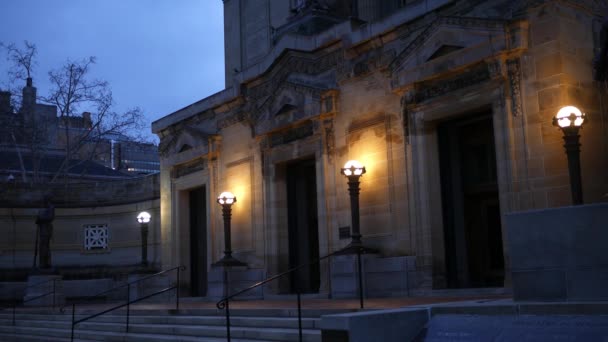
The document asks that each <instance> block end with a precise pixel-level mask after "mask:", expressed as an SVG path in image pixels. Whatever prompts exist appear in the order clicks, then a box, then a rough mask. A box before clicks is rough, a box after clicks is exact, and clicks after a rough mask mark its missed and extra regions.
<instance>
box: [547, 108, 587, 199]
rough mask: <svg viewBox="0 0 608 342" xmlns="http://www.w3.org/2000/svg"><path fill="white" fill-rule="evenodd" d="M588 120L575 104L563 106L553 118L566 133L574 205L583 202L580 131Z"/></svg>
mask: <svg viewBox="0 0 608 342" xmlns="http://www.w3.org/2000/svg"><path fill="white" fill-rule="evenodd" d="M586 122H587V117H586V115H585V114H584V113H583V112H581V110H580V109H578V108H576V107H573V106H566V107H563V108H562V109H560V110H559V112H557V115H556V116H555V117H554V118H553V125H555V126H558V127H559V128H561V130H562V132H563V133H564V147H565V148H566V155H567V156H568V172H569V174H570V191H571V192H572V204H574V205H579V204H583V186H582V182H581V158H580V152H581V144H580V142H579V140H580V135H579V134H578V131H579V129H580V128H581V126H582V125H583V124H585V123H586Z"/></svg>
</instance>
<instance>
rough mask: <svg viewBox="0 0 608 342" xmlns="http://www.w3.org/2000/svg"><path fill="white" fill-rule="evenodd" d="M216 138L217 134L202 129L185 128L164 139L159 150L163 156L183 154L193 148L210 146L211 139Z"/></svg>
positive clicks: (176, 130) (178, 129)
mask: <svg viewBox="0 0 608 342" xmlns="http://www.w3.org/2000/svg"><path fill="white" fill-rule="evenodd" d="M214 136H215V134H213V133H208V132H206V131H205V130H203V129H201V128H198V127H194V126H184V127H182V128H177V129H175V131H174V132H173V133H172V134H169V135H167V136H165V137H163V138H162V139H161V141H160V144H159V146H158V149H159V152H160V154H161V155H163V156H166V155H171V154H177V153H182V152H186V151H188V150H191V149H193V148H197V147H201V146H208V145H209V138H211V137H214Z"/></svg>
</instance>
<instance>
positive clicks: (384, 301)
mask: <svg viewBox="0 0 608 342" xmlns="http://www.w3.org/2000/svg"><path fill="white" fill-rule="evenodd" d="M510 298H511V297H510V296H508V295H483V296H480V295H478V296H433V297H427V296H425V297H403V298H370V299H365V301H364V308H365V309H393V308H402V307H408V306H418V305H432V304H438V303H458V302H468V303H487V304H489V303H491V302H500V301H504V300H509V299H510ZM215 303H216V302H215V301H206V300H203V299H198V298H184V300H183V301H181V302H180V309H216V306H215ZM117 304H121V303H120V302H116V303H110V304H106V303H103V304H101V303H99V304H77V305H76V308H77V310H87V311H90V310H93V311H97V310H100V311H101V310H104V309H106V308H110V307H112V306H115V305H117ZM359 305H360V303H359V299H316V298H315V299H308V298H303V299H302V308H304V309H352V310H356V309H359ZM296 307H297V303H296V298H295V296H294V297H293V299H291V298H289V299H267V300H237V301H231V302H230V308H231V309H295V308H296ZM65 308H67V309H69V308H71V305H70V304H68V305H66V306H65ZM36 309H40V308H39V307H38V308H35V307H20V308H18V309H17V310H19V311H28V310H36ZM170 309H175V302H174V301H168V302H166V303H153V304H148V303H144V304H132V305H131V310H170Z"/></svg>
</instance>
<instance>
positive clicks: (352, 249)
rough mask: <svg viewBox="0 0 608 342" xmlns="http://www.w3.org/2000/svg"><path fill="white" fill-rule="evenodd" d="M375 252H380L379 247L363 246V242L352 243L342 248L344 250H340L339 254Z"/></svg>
mask: <svg viewBox="0 0 608 342" xmlns="http://www.w3.org/2000/svg"><path fill="white" fill-rule="evenodd" d="M358 253H361V254H375V253H378V250H377V249H374V248H371V247H366V246H363V244H357V243H352V242H351V243H350V244H348V246H346V247H344V248H342V250H340V251H338V254H340V255H343V254H358Z"/></svg>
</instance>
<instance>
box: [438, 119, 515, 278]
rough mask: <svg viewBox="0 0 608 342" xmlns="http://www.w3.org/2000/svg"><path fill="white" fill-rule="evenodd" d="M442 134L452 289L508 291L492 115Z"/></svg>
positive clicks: (447, 125)
mask: <svg viewBox="0 0 608 342" xmlns="http://www.w3.org/2000/svg"><path fill="white" fill-rule="evenodd" d="M437 134H438V138H439V159H440V176H441V196H442V207H443V227H444V246H445V260H446V279H447V286H448V287H450V288H463V287H498V286H503V281H504V256H503V247H502V246H503V244H502V232H501V222H500V221H501V220H500V205H499V192H498V182H497V171H496V148H495V145H494V128H493V122H492V113H491V112H487V113H481V114H476V115H473V116H468V117H465V118H462V119H458V120H451V121H447V122H443V123H441V124H439V125H438V127H437Z"/></svg>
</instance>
